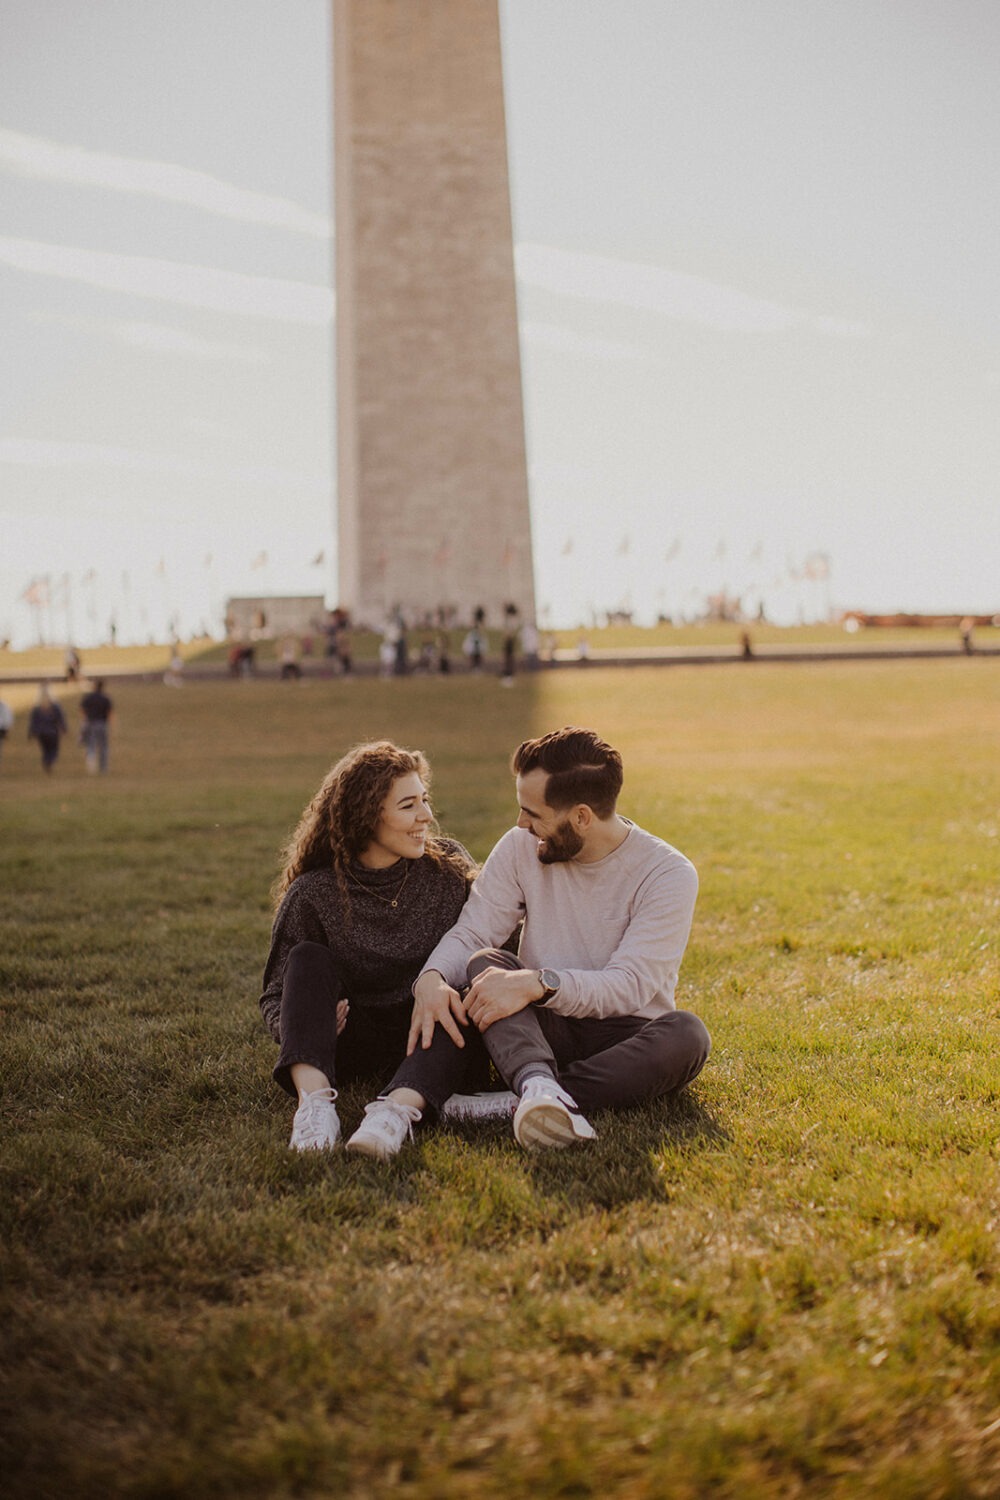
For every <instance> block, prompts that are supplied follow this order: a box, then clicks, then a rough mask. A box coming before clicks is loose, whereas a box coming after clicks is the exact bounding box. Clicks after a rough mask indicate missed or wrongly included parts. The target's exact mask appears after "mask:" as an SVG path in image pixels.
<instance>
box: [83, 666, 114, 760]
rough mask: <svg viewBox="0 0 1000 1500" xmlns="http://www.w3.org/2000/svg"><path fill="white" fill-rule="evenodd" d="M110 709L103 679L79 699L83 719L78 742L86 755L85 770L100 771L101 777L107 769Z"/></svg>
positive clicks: (110, 705) (109, 701)
mask: <svg viewBox="0 0 1000 1500" xmlns="http://www.w3.org/2000/svg"><path fill="white" fill-rule="evenodd" d="M111 709H112V704H111V699H110V698H109V697H108V695H107V693H106V692H105V691H104V682H103V679H102V680H99V681H97V682H95V683H94V686H93V689H92V690H91V692H89V693H84V695H83V697H82V698H81V699H80V713H81V715H82V717H83V728H82V730H81V732H80V742H81V744H82V745H83V747H84V749H85V751H86V753H87V770H88V771H91V772H93V771H100V772H101V773H102V775H103V773H104V772H105V771H106V770H107V769H108V721H109V720H110V718H111Z"/></svg>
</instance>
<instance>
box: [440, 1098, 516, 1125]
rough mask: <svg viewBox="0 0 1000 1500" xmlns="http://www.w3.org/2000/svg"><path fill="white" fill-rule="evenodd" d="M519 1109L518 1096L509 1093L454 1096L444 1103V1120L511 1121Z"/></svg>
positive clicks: (442, 1117)
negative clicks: (515, 1111)
mask: <svg viewBox="0 0 1000 1500" xmlns="http://www.w3.org/2000/svg"><path fill="white" fill-rule="evenodd" d="M516 1108H517V1095H516V1094H511V1093H509V1092H497V1093H492V1094H489V1093H486V1094H452V1096H451V1098H450V1099H446V1100H445V1101H444V1105H443V1106H442V1109H441V1119H442V1120H452V1121H455V1120H509V1119H510V1117H511V1115H512V1114H513V1113H514V1110H515V1109H516Z"/></svg>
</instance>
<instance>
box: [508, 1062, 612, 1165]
mask: <svg viewBox="0 0 1000 1500" xmlns="http://www.w3.org/2000/svg"><path fill="white" fill-rule="evenodd" d="M596 1135H597V1131H596V1130H595V1129H594V1127H593V1125H591V1124H590V1122H589V1121H588V1120H585V1119H584V1118H583V1115H582V1114H581V1113H580V1111H579V1109H577V1106H576V1102H575V1101H574V1100H573V1099H572V1098H571V1097H570V1095H569V1094H567V1092H566V1090H565V1089H561V1088H560V1087H559V1085H558V1083H556V1081H555V1079H554V1078H529V1079H528V1081H527V1083H526V1084H525V1085H524V1090H523V1092H522V1094H521V1102H520V1104H519V1105H518V1106H517V1109H516V1110H515V1112H514V1139H515V1140H516V1141H517V1143H518V1145H519V1146H524V1147H525V1149H526V1150H528V1151H537V1150H539V1149H542V1148H544V1147H546V1146H554V1147H557V1148H559V1147H562V1146H572V1145H573V1143H574V1142H575V1141H592V1140H593V1139H594V1137H595V1136H596Z"/></svg>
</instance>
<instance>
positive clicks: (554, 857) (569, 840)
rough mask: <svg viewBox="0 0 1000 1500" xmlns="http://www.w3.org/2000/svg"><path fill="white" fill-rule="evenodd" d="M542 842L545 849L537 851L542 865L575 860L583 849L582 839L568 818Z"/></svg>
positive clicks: (559, 863)
mask: <svg viewBox="0 0 1000 1500" xmlns="http://www.w3.org/2000/svg"><path fill="white" fill-rule="evenodd" d="M544 842H545V847H544V848H543V849H539V851H538V858H539V860H540V861H541V863H542V864H543V865H561V864H565V863H566V861H567V860H570V859H575V858H576V856H577V855H578V854H579V852H580V850H581V849H582V848H583V839H582V838H581V837H580V835H579V834H578V833H577V832H576V830H575V829H574V828H573V827H572V825H571V823H570V821H569V819H568V818H567V819H566V821H565V822H564V823H560V824H559V826H558V827H557V828H556V831H555V832H554V833H550V834H549V836H548V838H547V839H545V841H544Z"/></svg>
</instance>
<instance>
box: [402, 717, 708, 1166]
mask: <svg viewBox="0 0 1000 1500" xmlns="http://www.w3.org/2000/svg"><path fill="white" fill-rule="evenodd" d="M512 769H513V771H514V775H515V777H516V786H517V800H518V804H519V807H520V813H519V816H518V820H517V827H516V828H512V829H510V830H509V832H507V833H506V834H504V836H503V838H502V839H501V840H500V842H499V843H498V844H497V846H496V848H495V849H494V850H493V852H492V854H491V855H490V856H489V858H488V859H487V861H486V864H485V865H484V866H483V869H482V871H481V873H480V875H479V876H478V878H477V880H476V883H475V885H474V886H473V888H472V893H471V895H470V896H469V900H468V901H467V903H466V905H465V908H464V910H463V913H462V916H461V917H460V918H459V920H458V922H457V923H456V924H455V926H454V927H453V928H452V929H451V931H450V932H448V933H446V934H445V936H444V937H443V938H442V939H441V941H440V942H439V943H438V945H437V947H436V948H435V949H434V951H433V952H432V953H431V955H430V957H429V958H428V960H427V963H426V965H425V966H424V968H423V970H422V971H421V973H420V975H419V976H418V978H417V980H416V982H415V983H414V986H413V997H414V1006H413V1018H412V1023H411V1026H410V1035H409V1055H410V1056H411V1057H413V1058H414V1061H417V1060H418V1059H419V1057H420V1050H418V1047H419V1049H421V1050H423V1049H429V1048H430V1047H431V1046H432V1043H434V1042H435V1040H436V1038H435V1033H436V1028H438V1027H441V1028H443V1030H444V1031H445V1032H446V1033H448V1035H450V1036H451V1037H452V1039H453V1040H454V1041H455V1042H457V1043H458V1046H459V1047H461V1046H462V1033H461V1028H462V1027H463V1026H467V1025H468V1024H469V1023H470V1022H471V1023H472V1024H473V1025H474V1026H475V1027H476V1028H477V1030H478V1031H479V1032H480V1033H481V1035H482V1037H483V1040H484V1042H485V1044H486V1048H487V1051H488V1052H489V1054H490V1056H491V1058H492V1059H493V1062H494V1064H495V1066H496V1068H497V1070H498V1071H499V1073H500V1074H501V1076H502V1077H503V1078H504V1079H505V1080H506V1081H507V1083H508V1084H509V1086H510V1088H511V1090H512V1093H511V1094H508V1095H492V1096H491V1095H478V1096H464V1097H462V1096H457V1095H456V1096H454V1097H453V1098H452V1099H450V1100H449V1101H448V1104H446V1106H445V1108H444V1111H443V1113H444V1116H445V1117H446V1118H447V1117H453V1118H454V1117H463V1116H464V1117H475V1116H477V1115H478V1116H486V1115H489V1114H496V1113H497V1112H498V1111H503V1110H505V1109H506V1110H507V1111H509V1112H512V1113H513V1123H514V1134H515V1137H516V1139H517V1141H518V1142H519V1144H520V1145H522V1146H525V1147H527V1148H538V1147H546V1146H556V1147H560V1146H569V1145H571V1144H573V1143H574V1142H575V1141H580V1140H588V1139H591V1138H592V1137H593V1136H594V1134H595V1131H594V1129H593V1127H592V1126H591V1124H590V1123H589V1121H588V1119H587V1118H586V1117H587V1115H588V1114H589V1113H590V1112H592V1111H593V1110H597V1109H623V1108H626V1107H628V1106H629V1105H631V1104H636V1103H638V1102H640V1101H641V1100H645V1099H652V1098H656V1097H658V1096H660V1095H662V1094H667V1093H672V1092H674V1091H675V1090H678V1089H681V1088H683V1087H684V1086H685V1085H686V1084H688V1083H690V1082H691V1081H692V1079H693V1078H695V1077H696V1076H697V1075H698V1073H699V1072H700V1071H701V1069H702V1067H703V1066H704V1064H705V1061H706V1059H707V1058H708V1054H709V1051H710V1050H711V1042H710V1039H709V1035H708V1032H707V1031H706V1029H705V1027H704V1025H703V1024H702V1022H701V1021H700V1020H699V1019H698V1017H697V1016H695V1015H692V1014H691V1013H690V1012H687V1011H679V1010H677V1009H676V1008H675V1005H674V990H675V987H676V984H677V972H678V969H679V967H680V962H681V958H682V956H683V953H684V949H685V946H686V944H687V940H688V934H689V932H690V929H691V918H692V914H693V911H694V903H695V897H696V895H697V890H698V877H697V875H696V873H695V869H694V866H693V865H692V864H691V863H690V861H689V860H687V859H685V857H684V855H683V854H681V853H679V852H678V850H676V849H674V848H672V847H671V846H670V845H669V844H667V843H665V842H664V841H663V840H662V839H659V838H656V837H655V836H654V835H653V834H651V833H647V832H646V831H645V830H644V829H642V828H640V827H638V825H637V824H635V823H632V822H630V821H629V820H628V819H627V818H623V817H621V816H620V815H619V814H618V812H617V811H616V807H617V801H618V794H619V792H620V790H621V786H622V761H621V756H620V755H619V753H618V751H617V750H614V749H612V747H611V746H610V745H608V744H606V743H605V741H603V740H602V739H600V738H599V737H598V735H596V734H595V733H594V732H593V731H592V730H589V729H575V728H565V729H559V730H556V731H555V732H554V733H552V734H547V735H543V736H542V737H541V738H540V739H534V740H526V741H525V742H524V744H522V745H520V746H519V747H518V749H517V750H516V751H515V753H514V757H513V761H512ZM519 922H520V923H521V924H522V927H521V935H520V943H519V951H518V953H517V955H516V956H515V955H514V954H512V953H510V952H508V951H507V950H506V949H504V948H501V947H500V946H499V945H500V944H502V943H503V942H504V940H505V938H507V937H508V935H509V934H510V933H511V931H512V930H513V929H514V928H515V927H516V926H517V924H518V923H519ZM466 986H468V988H467V989H466ZM414 1087H415V1088H416V1089H417V1092H416V1093H415V1094H414V1095H413V1096H412V1097H409V1096H408V1098H409V1102H410V1103H411V1104H416V1106H417V1109H418V1110H419V1083H417V1084H415V1085H414ZM400 1143H401V1141H400ZM380 1154H387V1153H380Z"/></svg>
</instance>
